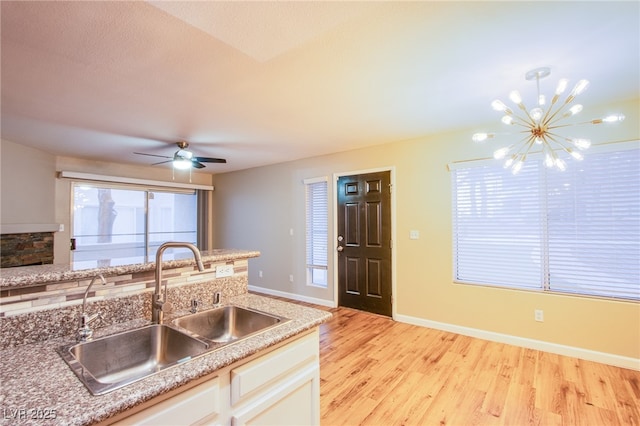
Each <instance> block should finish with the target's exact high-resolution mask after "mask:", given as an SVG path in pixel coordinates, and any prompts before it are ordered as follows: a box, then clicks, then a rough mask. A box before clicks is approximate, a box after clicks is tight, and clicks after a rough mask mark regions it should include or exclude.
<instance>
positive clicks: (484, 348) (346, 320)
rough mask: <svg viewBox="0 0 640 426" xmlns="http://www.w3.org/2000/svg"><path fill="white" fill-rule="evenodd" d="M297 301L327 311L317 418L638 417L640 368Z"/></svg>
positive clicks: (540, 421) (385, 421)
mask: <svg viewBox="0 0 640 426" xmlns="http://www.w3.org/2000/svg"><path fill="white" fill-rule="evenodd" d="M288 301H289V302H292V303H300V302H295V301H291V300H288ZM302 304H304V305H307V306H313V307H315V308H318V309H324V310H328V311H330V312H332V313H333V318H332V319H331V320H330V321H329V322H328V323H326V324H323V325H322V326H321V328H320V333H321V334H320V406H321V407H320V408H321V424H322V425H323V426H337V425H371V426H377V425H380V426H390V425H461V426H466V425H516V426H519V425H589V426H591V425H593V426H600V425H640V372H638V371H634V370H627V369H623V368H617V367H612V366H608V365H604V364H599V363H595V362H590V361H584V360H580V359H577V358H570V357H566V356H560V355H555V354H551V353H547V352H541V351H537V350H532V349H525V348H520V347H516V346H510V345H505V344H501V343H494V342H489V341H485V340H480V339H475V338H471V337H466V336H462V335H458V334H453V333H447V332H444V331H438V330H434V329H429V328H424V327H419V326H414V325H409V324H403V323H399V322H394V321H392V320H391V319H389V318H386V317H383V316H378V315H373V314H368V313H365V312H361V311H356V310H352V309H348V308H338V309H328V308H324V307H320V306H315V305H309V304H306V303H302Z"/></svg>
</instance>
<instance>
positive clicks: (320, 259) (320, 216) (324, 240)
mask: <svg viewBox="0 0 640 426" xmlns="http://www.w3.org/2000/svg"><path fill="white" fill-rule="evenodd" d="M305 215H306V233H305V236H306V258H307V265H306V266H307V284H308V285H315V286H319V287H327V284H328V277H327V257H328V253H327V252H328V232H329V231H328V226H329V225H328V223H329V220H328V194H327V179H326V178H320V179H311V180H307V181H305Z"/></svg>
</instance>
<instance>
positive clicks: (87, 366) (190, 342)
mask: <svg viewBox="0 0 640 426" xmlns="http://www.w3.org/2000/svg"><path fill="white" fill-rule="evenodd" d="M208 347H209V345H208V344H207V343H205V342H202V341H200V340H198V339H195V338H193V337H191V336H189V335H187V334H185V333H182V332H180V331H178V330H176V329H174V328H172V327H169V326H166V325H157V324H154V325H148V326H145V327H141V328H137V329H134V330H130V331H126V332H123V333H118V334H114V335H111V336H106V337H103V338H100V339H95V340H92V341H89V342H82V343H77V344H73V345H70V346H65V347H62V348H60V350H59V353H60V355H61V356H62V358H63V359H64V360H65V361H66V362H67V364H69V366H70V367H71V369H72V370H73V372H74V373H75V374H76V375H77V376H78V377H79V378H80V380H81V381H82V382H83V383H84V384H85V386H87V388H88V389H89V391H90V392H91V393H92V394H94V395H102V394H104V393H107V392H110V391H112V390H115V389H118V388H120V387H122V386H125V385H127V384H130V383H133V382H135V381H137V380H140V379H143V378H145V377H148V376H150V375H152V374H155V373H158V372H160V371H162V370H165V369H167V368H169V367H172V366H175V365H178V364H181V363H183V362H186V361H188V360H190V359H192V358H194V357H196V356H198V355H201V354H203V353H205V352H206V351H207V349H208Z"/></svg>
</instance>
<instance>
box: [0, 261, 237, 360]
mask: <svg viewBox="0 0 640 426" xmlns="http://www.w3.org/2000/svg"><path fill="white" fill-rule="evenodd" d="M218 265H233V272H234V273H233V275H232V276H230V277H225V278H216V273H215V271H216V266H218ZM204 266H205V270H204V271H203V272H199V271H198V270H197V268H195V267H193V266H188V267H184V268H176V269H168V270H165V271H164V273H163V278H164V279H165V280H167V284H168V292H169V294H168V301H169V303H171V306H172V308H173V311H174V312H178V311H182V310H186V309H188V308H189V307H190V305H191V300H192V299H196V300H198V301H199V304H200V306H201V308H202V309H207V308H209V307H211V306H212V303H213V294H214V293H216V292H221V293H222V299H223V300H222V301H223V302H224V300H225V298H228V297H232V296H237V295H240V294H244V293H247V292H248V260H247V259H242V260H235V261H229V262H216V263H211V264H207V263H205V265H204ZM105 280H106V281H107V284H106V285H102V284H101V282H100V281H99V280H97V281H96V282H95V283H94V284H93V286H92V287H91V291H89V294H88V297H87V312H88V313H89V314H93V313H96V312H100V313H101V314H102V320H98V322H96V323H94V324H93V327H94V328H102V327H106V326H109V325H112V324H116V323H122V322H127V321H131V320H134V319H148V320H150V319H151V298H152V295H153V291H154V287H155V276H154V271H147V272H138V273H133V274H125V275H114V276H105ZM90 281H91V280H80V281H78V280H76V281H63V282H56V283H47V284H42V285H36V286H33V287H26V288H16V289H7V290H2V291H0V350H1V349H6V348H11V347H15V346H20V345H23V344H28V343H35V342H39V341H43V340H47V339H51V338H55V337H61V336H67V335H73V334H74V333H75V332H76V330H77V328H78V318H79V316H80V313H81V311H82V299H83V296H84V293H85V291H86V289H87V286H88V285H89V282H90ZM165 315H168V316H170V313H168V314H165Z"/></svg>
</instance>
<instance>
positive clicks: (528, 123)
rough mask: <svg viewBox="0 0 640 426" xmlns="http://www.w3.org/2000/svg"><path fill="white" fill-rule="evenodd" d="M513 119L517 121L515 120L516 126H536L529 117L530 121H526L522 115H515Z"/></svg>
mask: <svg viewBox="0 0 640 426" xmlns="http://www.w3.org/2000/svg"><path fill="white" fill-rule="evenodd" d="M512 117H513V118H514V119H517V120H514V124H518V125H519V126H523V127H527V128H530V127H531V126H533V125H535V123H534V122H533V121H532V119H531V117H528V119H526V118H524V117H522V116H520V115H515V114H513V115H512ZM516 121H517V122H516Z"/></svg>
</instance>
